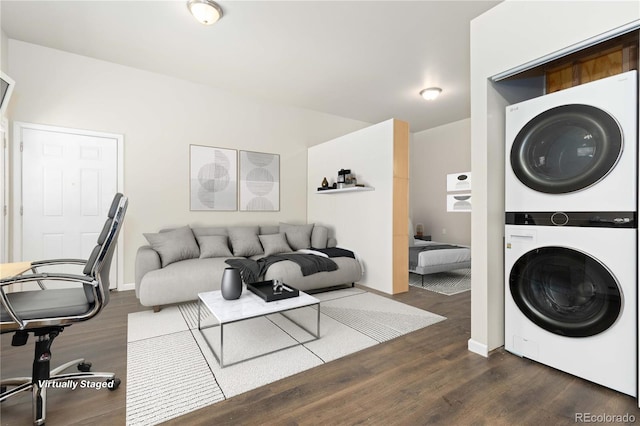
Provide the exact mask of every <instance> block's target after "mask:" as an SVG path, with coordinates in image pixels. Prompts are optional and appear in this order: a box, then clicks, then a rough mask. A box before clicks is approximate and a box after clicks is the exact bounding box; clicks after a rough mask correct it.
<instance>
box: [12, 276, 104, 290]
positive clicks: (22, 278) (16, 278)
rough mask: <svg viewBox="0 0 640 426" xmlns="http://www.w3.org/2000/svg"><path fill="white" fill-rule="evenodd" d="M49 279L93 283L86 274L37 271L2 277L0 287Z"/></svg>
mask: <svg viewBox="0 0 640 426" xmlns="http://www.w3.org/2000/svg"><path fill="white" fill-rule="evenodd" d="M40 280H51V281H66V282H69V281H71V282H77V283H81V284H91V285H94V281H93V278H91V277H90V276H88V275H73V274H58V273H38V274H28V275H24V274H23V275H16V276H14V277H9V278H4V279H1V280H0V288H2V287H4V286H7V285H11V284H23V283H28V282H32V281H40Z"/></svg>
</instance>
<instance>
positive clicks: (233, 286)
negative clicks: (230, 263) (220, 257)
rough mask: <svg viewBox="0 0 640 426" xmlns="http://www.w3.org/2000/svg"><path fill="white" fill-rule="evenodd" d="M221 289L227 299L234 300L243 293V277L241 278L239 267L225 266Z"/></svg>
mask: <svg viewBox="0 0 640 426" xmlns="http://www.w3.org/2000/svg"><path fill="white" fill-rule="evenodd" d="M220 291H221V292H222V297H224V298H225V299H227V300H234V299H237V298H239V297H240V295H241V294H242V278H240V270H239V269H237V268H225V269H224V272H223V273H222V282H221V283H220Z"/></svg>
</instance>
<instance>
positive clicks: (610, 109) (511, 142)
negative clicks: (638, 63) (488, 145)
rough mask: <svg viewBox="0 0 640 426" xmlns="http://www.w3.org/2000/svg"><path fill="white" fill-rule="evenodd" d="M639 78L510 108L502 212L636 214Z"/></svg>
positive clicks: (632, 74) (620, 78)
mask: <svg viewBox="0 0 640 426" xmlns="http://www.w3.org/2000/svg"><path fill="white" fill-rule="evenodd" d="M637 78H638V77H637V71H629V72H626V73H623V74H618V75H615V76H612V77H608V78H604V79H601V80H597V81H594V82H591V83H586V84H583V85H580V86H576V87H572V88H569V89H565V90H561V91H559V92H555V93H551V94H548V95H544V96H541V97H538V98H534V99H530V100H528V101H524V102H521V103H518V104H514V105H510V106H508V107H507V108H506V118H505V119H506V123H505V124H506V126H505V141H506V156H505V160H506V161H505V162H506V165H505V211H507V212H525V211H526V212H531V211H551V210H553V211H604V210H606V211H621V212H626V211H636V184H637V178H636V162H637V158H636V152H637V119H638V113H637V89H636V87H637Z"/></svg>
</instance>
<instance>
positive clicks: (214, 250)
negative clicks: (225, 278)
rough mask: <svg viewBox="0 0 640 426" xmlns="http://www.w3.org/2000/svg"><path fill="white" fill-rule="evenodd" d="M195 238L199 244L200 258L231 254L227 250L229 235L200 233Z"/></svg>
mask: <svg viewBox="0 0 640 426" xmlns="http://www.w3.org/2000/svg"><path fill="white" fill-rule="evenodd" d="M196 240H198V245H199V246H200V259H207V258H210V257H232V256H233V254H232V253H231V250H229V237H227V236H226V235H200V236H197V237H196Z"/></svg>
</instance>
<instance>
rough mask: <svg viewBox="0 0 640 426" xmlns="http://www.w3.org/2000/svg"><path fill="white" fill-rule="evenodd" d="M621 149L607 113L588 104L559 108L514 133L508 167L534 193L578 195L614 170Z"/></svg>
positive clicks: (618, 131)
mask: <svg viewBox="0 0 640 426" xmlns="http://www.w3.org/2000/svg"><path fill="white" fill-rule="evenodd" d="M622 145H623V143H622V130H621V128H620V126H619V125H618V122H617V121H616V120H615V119H614V118H613V117H611V116H610V115H609V114H607V113H606V112H604V111H602V110H601V109H598V108H595V107H592V106H589V105H579V104H573V105H563V106H559V107H556V108H552V109H549V110H547V111H545V112H543V113H542V114H540V115H537V116H536V117H534V118H533V119H532V120H531V121H529V122H528V123H527V124H526V125H525V126H524V127H523V128H522V130H520V132H519V133H518V135H517V136H516V138H515V140H514V142H513V145H512V147H511V168H512V169H513V172H514V173H515V175H516V176H517V177H518V179H520V181H521V182H522V183H523V184H525V185H526V186H528V187H529V188H531V189H533V190H535V191H538V192H544V193H548V194H563V193H567V192H573V191H578V190H580V189H584V188H587V187H589V186H591V185H593V184H594V183H596V182H598V181H599V180H600V179H602V178H604V177H605V176H606V175H607V174H608V173H609V172H610V171H611V170H612V169H613V168H614V167H615V165H616V163H617V162H618V159H619V158H620V155H621V154H622Z"/></svg>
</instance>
